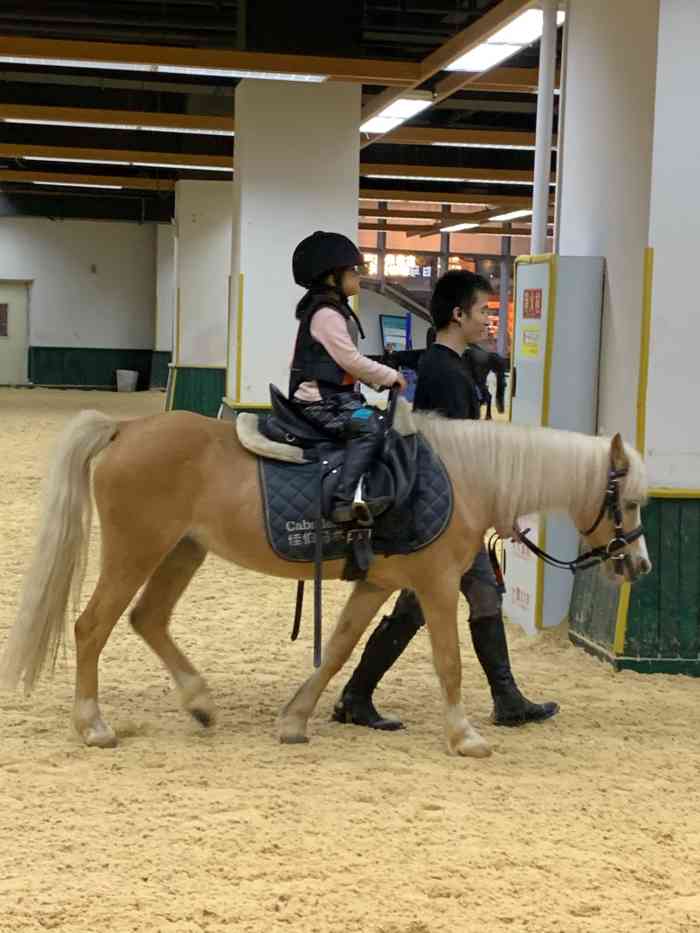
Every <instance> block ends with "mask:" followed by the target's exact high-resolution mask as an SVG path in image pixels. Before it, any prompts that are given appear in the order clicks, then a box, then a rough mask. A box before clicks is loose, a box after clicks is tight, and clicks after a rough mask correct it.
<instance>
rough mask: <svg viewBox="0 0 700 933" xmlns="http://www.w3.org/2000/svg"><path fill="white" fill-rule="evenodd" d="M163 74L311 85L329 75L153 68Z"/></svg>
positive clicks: (172, 67)
mask: <svg viewBox="0 0 700 933" xmlns="http://www.w3.org/2000/svg"><path fill="white" fill-rule="evenodd" d="M151 67H153V69H154V70H155V71H158V72H159V73H161V74H169V75H202V76H204V77H215V78H216V77H218V78H252V79H253V80H261V81H301V82H304V83H309V84H322V83H323V82H324V81H327V80H328V75H313V74H297V73H294V72H288V71H250V70H249V69H243V68H196V67H194V68H191V67H188V66H186V65H154V66H151Z"/></svg>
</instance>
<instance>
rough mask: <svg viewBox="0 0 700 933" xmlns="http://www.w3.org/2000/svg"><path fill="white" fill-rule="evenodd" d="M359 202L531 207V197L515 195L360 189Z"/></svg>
mask: <svg viewBox="0 0 700 933" xmlns="http://www.w3.org/2000/svg"><path fill="white" fill-rule="evenodd" d="M360 200H361V201H412V202H413V203H414V204H423V203H428V204H471V205H474V206H475V207H483V206H485V205H488V206H493V205H496V206H498V205H501V204H502V205H503V206H504V207H511V208H516V207H528V208H530V207H532V195H530V196H529V197H528V196H527V195H522V196H521V195H516V194H492V193H489V194H483V193H478V192H477V193H471V194H464V193H462V192H460V193H459V194H456V193H454V192H452V191H403V190H392V189H391V188H382V189H376V190H375V189H373V188H360Z"/></svg>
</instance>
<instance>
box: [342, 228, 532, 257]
mask: <svg viewBox="0 0 700 933" xmlns="http://www.w3.org/2000/svg"><path fill="white" fill-rule="evenodd" d="M359 229H360V230H375V231H377V232H378V233H379V232H381V231H382V230H386V231H389V232H390V233H391V232H394V233H407V231H406V229H405V227H398V226H396V227H377V226H375V225H374V224H366V223H360V224H359ZM459 232H460V231H457V233H459ZM461 232H463V233H464V235H465V236H470V235H471V234H475V235H477V236H483V235H487V236H530V227H513V226H508V225H503V224H490V225H484V226H483V227H477V228H475V229H474V230H464V231H461ZM415 235H416V234H415V233H413V234H411V233H409V236H415ZM387 252H390V253H393V252H398V250H393V249H391V248H390V247H388V248H387Z"/></svg>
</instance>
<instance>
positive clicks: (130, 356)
mask: <svg viewBox="0 0 700 933" xmlns="http://www.w3.org/2000/svg"><path fill="white" fill-rule="evenodd" d="M152 357H153V351H152V350H112V349H97V348H84V347H80V348H78V347H30V348H29V379H30V381H31V382H33V383H34V384H35V385H39V386H85V387H86V388H88V387H89V388H100V389H114V388H116V376H115V372H116V370H117V369H135V370H136V371H137V372H138V374H139V381H138V385H137V388H139V389H147V388H148V387H149V385H150V381H151V363H152Z"/></svg>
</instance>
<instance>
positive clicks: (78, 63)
mask: <svg viewBox="0 0 700 933" xmlns="http://www.w3.org/2000/svg"><path fill="white" fill-rule="evenodd" d="M0 62H7V64H8V65H51V66H52V67H53V66H56V67H59V68H104V69H106V70H109V71H155V68H156V66H155V65H142V64H140V63H134V62H93V61H84V60H82V59H76V58H29V57H27V56H18V55H0Z"/></svg>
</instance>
